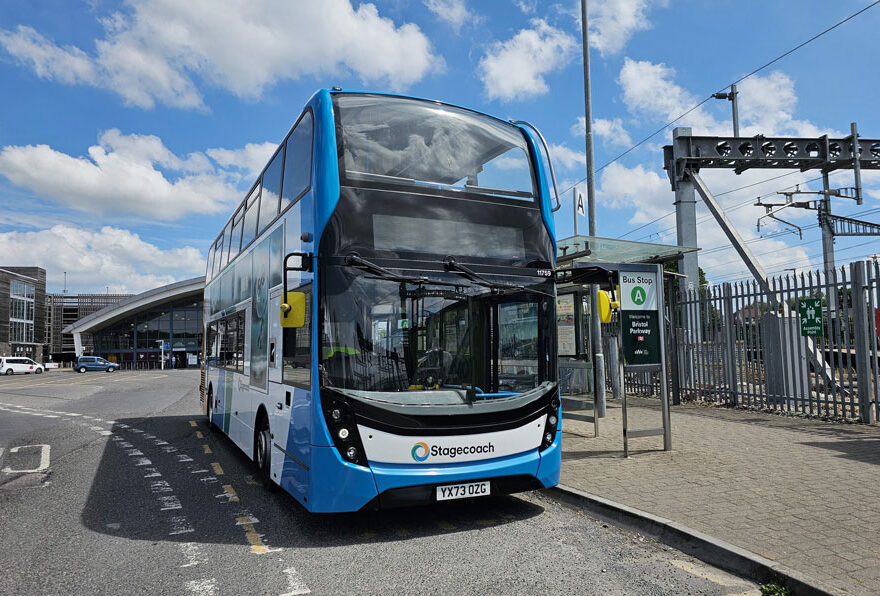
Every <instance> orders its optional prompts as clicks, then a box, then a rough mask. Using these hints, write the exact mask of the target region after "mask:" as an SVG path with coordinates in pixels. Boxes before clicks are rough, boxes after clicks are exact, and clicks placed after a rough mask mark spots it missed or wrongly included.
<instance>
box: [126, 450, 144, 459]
mask: <svg viewBox="0 0 880 596" xmlns="http://www.w3.org/2000/svg"><path fill="white" fill-rule="evenodd" d="M125 454H126V455H128V456H129V457H133V456H135V455H143V454H144V452H143V451H141V450H140V449H126V450H125Z"/></svg>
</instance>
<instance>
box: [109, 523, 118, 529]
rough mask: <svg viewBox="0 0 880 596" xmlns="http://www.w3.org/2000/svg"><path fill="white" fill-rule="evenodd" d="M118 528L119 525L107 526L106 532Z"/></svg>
mask: <svg viewBox="0 0 880 596" xmlns="http://www.w3.org/2000/svg"><path fill="white" fill-rule="evenodd" d="M119 528H120V524H107V529H108V530H118V529H119Z"/></svg>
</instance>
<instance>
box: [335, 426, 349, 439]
mask: <svg viewBox="0 0 880 596" xmlns="http://www.w3.org/2000/svg"><path fill="white" fill-rule="evenodd" d="M337 434H338V435H339V438H340V439H342V440H343V441H344V440H346V439H347V438H348V434H349V433H348V429H347V428H345V427H344V426H343V427H342V428H340V429H339V432H338V433H337Z"/></svg>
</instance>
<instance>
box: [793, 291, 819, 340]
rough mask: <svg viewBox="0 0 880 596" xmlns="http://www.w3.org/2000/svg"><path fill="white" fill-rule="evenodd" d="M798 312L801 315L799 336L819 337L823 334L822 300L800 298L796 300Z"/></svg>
mask: <svg viewBox="0 0 880 596" xmlns="http://www.w3.org/2000/svg"><path fill="white" fill-rule="evenodd" d="M798 310H799V311H800V315H801V335H802V336H804V337H808V336H813V337H816V336H820V335H822V334H823V331H822V330H823V328H824V325H823V324H822V299H821V298H801V299H800V300H798Z"/></svg>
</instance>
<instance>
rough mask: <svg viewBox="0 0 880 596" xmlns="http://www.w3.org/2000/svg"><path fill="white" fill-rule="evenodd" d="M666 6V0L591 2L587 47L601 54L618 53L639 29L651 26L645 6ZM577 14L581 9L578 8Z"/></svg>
mask: <svg viewBox="0 0 880 596" xmlns="http://www.w3.org/2000/svg"><path fill="white" fill-rule="evenodd" d="M652 4H654V5H661V6H665V5H666V2H665V1H660V2H652V1H651V0H600V1H598V2H591V3H590V4H589V5H588V6H587V9H588V10H589V11H590V12H589V15H588V17H589V18H588V21H589V23H590V47H591V48H596V49H597V50H599V53H601V54H602V55H603V56H606V55H611V54H617V53H618V52H620V51H621V50H623V48H624V47H625V46H626V44H627V42H628V41H629V40H630V38H632V36H633V35H634V34H635V33H637V32H638V31H645V30H647V29H650V28H651V22H650V21H649V20H648V10H649V9H650V8H651V5H652ZM578 14H580V11H578Z"/></svg>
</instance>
